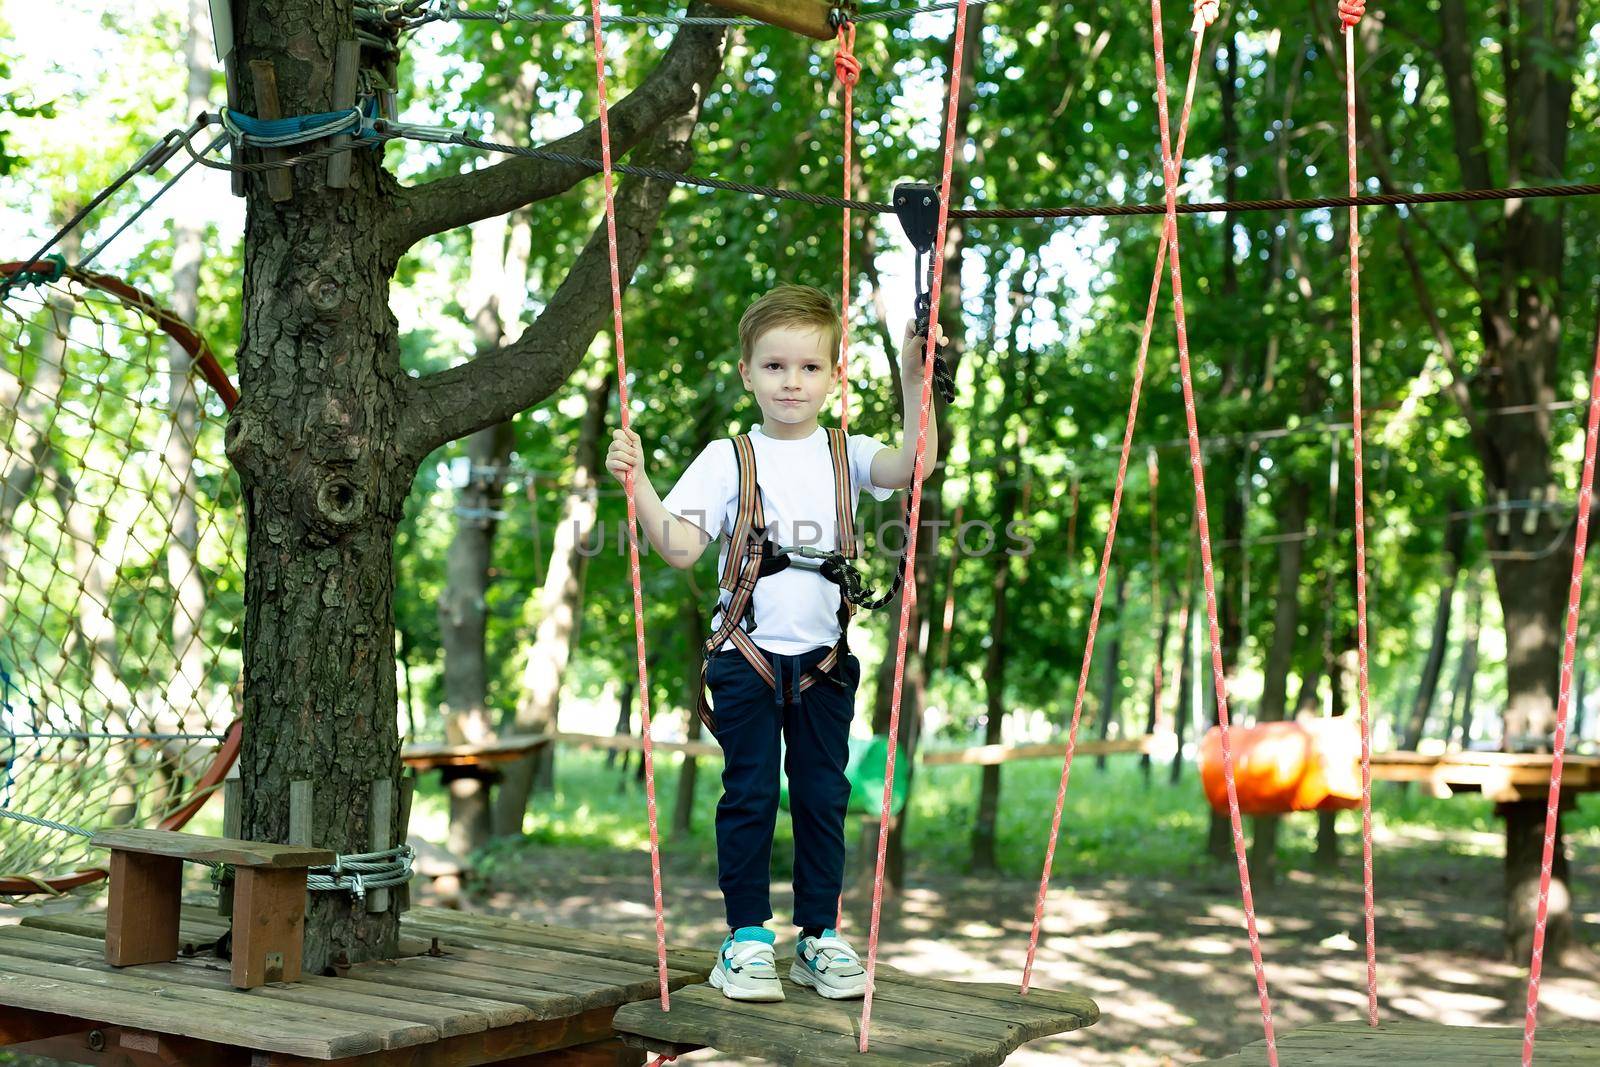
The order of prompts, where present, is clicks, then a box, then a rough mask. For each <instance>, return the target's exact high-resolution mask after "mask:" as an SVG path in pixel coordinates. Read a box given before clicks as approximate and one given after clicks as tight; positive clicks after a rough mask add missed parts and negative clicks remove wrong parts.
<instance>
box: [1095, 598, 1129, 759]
mask: <svg viewBox="0 0 1600 1067" xmlns="http://www.w3.org/2000/svg"><path fill="white" fill-rule="evenodd" d="M1127 592H1128V572H1127V570H1126V569H1124V570H1123V571H1121V572H1120V573H1119V574H1118V575H1117V582H1116V588H1115V592H1113V594H1112V597H1111V618H1112V620H1113V623H1112V628H1111V640H1110V641H1109V642H1107V644H1106V653H1105V661H1104V666H1105V674H1104V675H1102V676H1101V681H1100V722H1099V724H1098V725H1099V734H1100V740H1101V741H1105V740H1106V739H1107V738H1109V737H1110V736H1111V720H1112V719H1115V718H1116V717H1117V712H1118V710H1119V707H1120V693H1121V690H1122V606H1123V604H1124V603H1125V602H1126V598H1127ZM1101 621H1102V623H1103V622H1104V619H1102V620H1101ZM1094 769H1095V770H1097V771H1103V770H1105V769H1106V755H1105V753H1104V752H1102V753H1101V754H1100V755H1098V756H1096V757H1095V758H1094Z"/></svg>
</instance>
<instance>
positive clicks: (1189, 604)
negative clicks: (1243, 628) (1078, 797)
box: [1168, 525, 1200, 785]
mask: <svg viewBox="0 0 1600 1067" xmlns="http://www.w3.org/2000/svg"><path fill="white" fill-rule="evenodd" d="M1199 547H1200V546H1199V545H1197V544H1196V543H1195V539H1194V530H1193V526H1192V525H1191V527H1190V536H1189V561H1188V564H1187V565H1186V566H1185V571H1186V573H1185V574H1184V579H1183V607H1182V608H1181V609H1179V611H1178V699H1177V701H1176V702H1175V703H1174V704H1173V708H1172V733H1173V740H1174V741H1175V742H1176V744H1175V746H1174V748H1173V751H1172V772H1171V774H1170V775H1169V777H1168V780H1169V782H1170V783H1171V784H1172V785H1177V784H1178V783H1179V782H1180V781H1182V780H1183V764H1184V758H1183V733H1184V729H1185V728H1186V727H1187V726H1188V725H1189V723H1190V722H1191V721H1194V722H1196V723H1198V721H1199V716H1200V703H1199V701H1198V700H1197V699H1196V697H1195V685H1196V681H1197V680H1196V678H1195V664H1194V662H1193V660H1194V651H1195V640H1194V639H1195V630H1196V628H1197V625H1198V623H1199V618H1200V617H1199V615H1198V613H1196V612H1195V610H1194V580H1195V556H1197V555H1198V554H1199ZM1195 740H1196V741H1199V738H1196V739H1195Z"/></svg>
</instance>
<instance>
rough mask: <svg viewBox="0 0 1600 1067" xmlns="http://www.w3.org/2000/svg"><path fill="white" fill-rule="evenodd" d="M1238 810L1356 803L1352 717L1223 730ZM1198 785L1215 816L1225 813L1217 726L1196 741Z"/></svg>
mask: <svg viewBox="0 0 1600 1067" xmlns="http://www.w3.org/2000/svg"><path fill="white" fill-rule="evenodd" d="M1228 740H1229V742H1230V743H1231V745H1230V747H1231V748H1232V749H1233V773H1234V781H1235V783H1236V784H1237V786H1238V790H1239V810H1240V811H1241V812H1243V813H1244V814H1246V815H1283V814H1286V813H1288V812H1291V811H1338V810H1341V809H1344V808H1355V807H1359V806H1360V805H1361V733H1360V726H1359V724H1358V723H1357V722H1356V721H1355V719H1353V718H1351V717H1348V716H1346V717H1341V718H1337V719H1303V720H1300V721H1297V722H1264V723H1259V724H1257V725H1255V726H1235V727H1232V728H1230V730H1229V731H1228ZM1200 782H1201V784H1202V785H1203V786H1205V790H1206V800H1208V801H1210V803H1211V807H1212V809H1213V810H1214V811H1217V812H1226V811H1227V810H1228V787H1227V784H1226V783H1225V782H1224V780H1223V775H1222V728H1221V727H1219V726H1213V727H1212V728H1211V729H1210V730H1208V731H1207V732H1206V735H1205V737H1204V738H1202V739H1201V741H1200Z"/></svg>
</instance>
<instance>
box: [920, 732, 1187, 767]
mask: <svg viewBox="0 0 1600 1067" xmlns="http://www.w3.org/2000/svg"><path fill="white" fill-rule="evenodd" d="M1155 741H1156V735H1154V734H1146V735H1144V736H1143V737H1124V738H1118V739H1116V740H1111V741H1079V742H1078V745H1077V747H1076V748H1075V749H1073V754H1074V755H1076V756H1119V755H1141V754H1143V753H1146V752H1149V751H1150V750H1151V749H1152V747H1154V745H1155ZM1066 751H1067V745H1066V742H1065V741H1052V742H1047V743H1045V744H1042V745H979V746H978V747H976V748H955V749H949V750H947V751H944V752H919V753H917V758H918V759H920V760H921V761H922V763H923V765H924V766H936V765H938V764H958V765H962V766H973V765H976V766H980V767H991V766H994V765H995V764H1000V763H1010V762H1012V761H1013V760H1028V759H1060V758H1061V757H1062V756H1064V755H1065V754H1066Z"/></svg>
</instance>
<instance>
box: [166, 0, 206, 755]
mask: <svg viewBox="0 0 1600 1067" xmlns="http://www.w3.org/2000/svg"><path fill="white" fill-rule="evenodd" d="M209 26H210V9H209V8H208V6H207V4H206V0H189V3H188V32H187V34H186V35H185V37H184V43H183V57H184V63H185V65H186V66H187V67H188V75H189V81H188V88H187V92H186V93H185V109H184V113H185V114H188V115H194V114H198V113H199V112H200V111H202V110H204V109H205V106H206V101H207V100H209V99H210V97H211V61H210V56H209V49H208V47H207V44H206V41H207V30H208V27H209ZM203 237H204V234H203V231H202V227H201V226H200V224H199V222H198V220H196V219H195V218H194V217H193V216H192V215H180V216H179V218H178V220H177V221H176V222H175V223H174V224H173V231H172V295H171V298H170V299H171V306H172V311H173V314H175V315H177V316H178V318H180V319H182V320H183V321H184V322H187V323H190V324H191V325H194V324H197V320H198V318H199V314H200V256H201V252H202V240H203ZM192 363H193V360H192V359H191V358H190V357H189V353H188V352H186V351H185V350H184V349H183V346H182V345H179V344H178V343H177V342H176V341H169V342H168V343H167V368H168V373H169V375H170V377H169V378H168V386H167V390H168V392H167V400H168V404H169V405H170V408H169V409H170V410H171V412H172V422H171V424H170V425H169V427H168V432H167V438H166V442H165V448H164V450H163V451H164V453H165V462H166V468H167V471H168V472H170V473H171V475H172V478H173V480H172V496H171V500H172V504H171V515H172V518H171V534H172V536H171V540H169V541H168V542H167V582H168V584H169V585H170V586H171V587H172V591H173V592H172V595H173V605H172V609H173V610H172V652H173V658H174V659H175V660H176V663H175V669H174V672H173V677H172V681H171V683H170V684H169V685H168V687H167V704H168V706H169V708H170V709H171V710H172V712H173V714H174V715H175V716H176V718H177V722H178V726H179V731H180V732H183V731H187V730H191V729H195V728H198V729H199V730H204V729H205V726H206V718H205V715H204V709H203V708H197V707H195V702H196V699H197V698H198V697H199V694H200V688H201V685H202V684H203V682H204V679H205V644H204V642H203V641H202V639H201V636H200V620H201V618H202V617H203V616H204V615H205V610H206V590H205V583H204V582H203V581H202V580H201V576H200V564H199V560H198V559H197V557H196V553H197V552H198V550H199V545H200V517H199V513H198V511H197V509H196V505H195V497H196V495H197V493H198V492H199V482H198V479H197V477H196V475H195V472H194V453H195V442H196V440H197V439H198V437H199V433H200V410H199V399H198V397H197V396H196V394H195V388H194V381H193V379H192V376H191V373H190V371H191V365H192Z"/></svg>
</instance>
